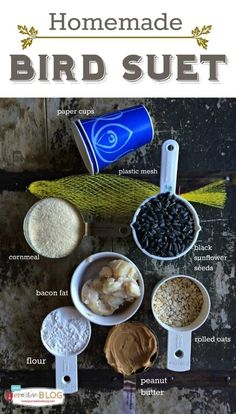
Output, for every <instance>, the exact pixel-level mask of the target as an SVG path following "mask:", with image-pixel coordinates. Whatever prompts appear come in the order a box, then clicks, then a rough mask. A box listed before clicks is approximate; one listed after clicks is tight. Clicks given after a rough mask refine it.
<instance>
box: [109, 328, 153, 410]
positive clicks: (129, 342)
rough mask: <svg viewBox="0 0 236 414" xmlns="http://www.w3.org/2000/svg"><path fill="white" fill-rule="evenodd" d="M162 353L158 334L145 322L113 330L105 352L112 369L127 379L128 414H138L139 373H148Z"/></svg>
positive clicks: (126, 407)
mask: <svg viewBox="0 0 236 414" xmlns="http://www.w3.org/2000/svg"><path fill="white" fill-rule="evenodd" d="M158 351H159V345H158V340H157V337H156V335H155V334H154V332H153V331H152V330H151V329H150V328H149V327H147V326H146V325H145V324H144V323H141V322H126V323H122V324H120V325H117V326H114V327H113V328H111V329H110V331H109V333H108V336H107V339H106V343H105V346H104V352H105V355H106V359H107V362H108V364H109V365H110V366H112V368H113V369H114V370H115V371H116V372H119V373H120V374H122V375H123V376H124V383H123V410H122V412H123V413H124V414H135V412H136V411H135V403H136V395H135V394H136V374H141V373H143V372H144V371H147V370H148V369H149V368H150V367H151V366H152V365H153V363H154V361H155V359H156V357H157V355H158Z"/></svg>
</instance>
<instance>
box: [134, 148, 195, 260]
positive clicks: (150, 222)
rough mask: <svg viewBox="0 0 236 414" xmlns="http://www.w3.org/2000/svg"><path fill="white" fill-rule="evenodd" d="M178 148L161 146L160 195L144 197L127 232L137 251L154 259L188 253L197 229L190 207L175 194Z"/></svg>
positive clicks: (175, 257) (193, 213) (168, 258)
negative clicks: (130, 231) (130, 235)
mask: <svg viewBox="0 0 236 414" xmlns="http://www.w3.org/2000/svg"><path fill="white" fill-rule="evenodd" d="M178 156H179V145H178V143H177V142H176V141H174V140H167V141H165V142H164V144H163V145H162V156H161V175H160V194H158V195H156V196H153V197H150V198H147V199H146V200H145V201H144V202H143V203H142V204H141V205H140V206H139V208H138V209H137V210H136V212H135V214H134V217H133V221H132V223H131V229H132V233H133V238H134V241H135V243H136V245H137V246H138V247H139V249H140V250H141V251H142V252H143V253H145V254H146V255H147V256H150V257H152V258H154V259H157V260H173V259H178V258H180V257H182V256H184V255H185V254H186V253H188V252H189V251H190V250H191V249H192V247H193V246H194V244H195V243H196V241H197V238H198V235H199V232H200V230H201V227H200V223H199V218H198V215H197V212H196V210H195V209H194V208H193V206H192V205H191V204H190V203H189V202H188V201H186V200H185V199H183V198H182V197H180V196H177V195H176V194H175V191H176V179H177V168H178Z"/></svg>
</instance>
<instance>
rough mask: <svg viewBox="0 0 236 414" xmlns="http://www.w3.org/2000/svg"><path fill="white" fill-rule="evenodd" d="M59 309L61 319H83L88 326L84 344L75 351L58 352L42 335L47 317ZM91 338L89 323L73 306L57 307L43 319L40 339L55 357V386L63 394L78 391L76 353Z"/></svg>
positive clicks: (85, 345)
mask: <svg viewBox="0 0 236 414" xmlns="http://www.w3.org/2000/svg"><path fill="white" fill-rule="evenodd" d="M55 311H59V312H60V317H61V318H63V321H65V322H66V321H70V320H72V319H73V320H75V319H76V320H77V319H80V320H81V319H83V320H84V322H85V323H86V326H87V328H88V337H87V338H86V341H85V344H84V346H83V347H82V348H81V349H80V350H79V351H78V352H76V353H71V352H64V353H62V352H61V353H59V352H55V351H54V350H53V349H52V348H51V347H50V346H49V345H48V344H47V342H46V340H45V339H44V336H43V330H44V329H45V325H46V323H47V318H49V317H50V316H51V315H52V314H53V312H55ZM90 338H91V324H90V322H89V321H88V320H87V319H86V318H84V317H83V316H82V315H81V314H80V312H79V311H78V310H77V309H75V308H74V307H73V306H65V307H62V308H57V309H55V310H54V311H52V312H50V313H49V314H48V315H47V316H46V318H45V319H44V320H43V323H42V326H41V340H42V343H43V345H44V346H45V348H46V349H47V350H48V351H49V352H50V353H51V354H53V355H55V357H56V373H55V374H56V388H58V389H60V390H62V391H63V392H64V393H65V394H71V393H73V392H77V391H78V370H77V355H79V354H81V352H83V351H84V350H85V348H86V347H87V346H88V344H89V341H90Z"/></svg>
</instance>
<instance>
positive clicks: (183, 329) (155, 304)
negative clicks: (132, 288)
mask: <svg viewBox="0 0 236 414" xmlns="http://www.w3.org/2000/svg"><path fill="white" fill-rule="evenodd" d="M210 307H211V301H210V297H209V294H208V292H207V290H206V288H205V286H204V285H203V284H202V283H201V282H199V281H198V280H197V279H195V278H193V277H191V276H186V275H178V276H170V277H166V278H164V279H162V280H161V282H159V283H158V284H157V285H156V286H155V288H154V290H153V294H152V312H153V315H154V317H155V319H156V320H157V322H158V323H159V324H160V325H161V326H162V327H163V328H165V329H167V331H168V348H167V368H168V369H170V370H172V371H178V372H182V371H189V370H190V365H191V337H192V331H195V330H196V329H198V328H200V326H201V325H202V324H203V323H204V322H205V321H206V319H207V318H208V315H209V312H210Z"/></svg>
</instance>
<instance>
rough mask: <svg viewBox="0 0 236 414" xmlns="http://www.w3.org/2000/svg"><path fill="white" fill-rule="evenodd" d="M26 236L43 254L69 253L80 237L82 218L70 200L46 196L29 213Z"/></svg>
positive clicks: (57, 255) (63, 254)
mask: <svg viewBox="0 0 236 414" xmlns="http://www.w3.org/2000/svg"><path fill="white" fill-rule="evenodd" d="M27 232H28V238H29V241H30V244H31V245H32V247H33V249H34V250H35V251H36V252H37V253H39V254H41V255H42V256H45V257H50V258H59V257H64V256H67V255H68V254H70V253H71V252H72V251H73V250H74V248H75V247H76V246H77V245H78V243H79V241H80V240H81V238H82V237H83V220H82V217H81V216H80V213H79V211H77V210H76V209H75V208H74V207H73V206H72V205H71V204H70V203H68V202H67V201H65V200H62V199H60V198H54V197H49V198H45V199H43V200H41V201H39V202H38V203H36V204H35V205H34V206H33V208H32V211H30V213H29V219H28V226H27Z"/></svg>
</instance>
